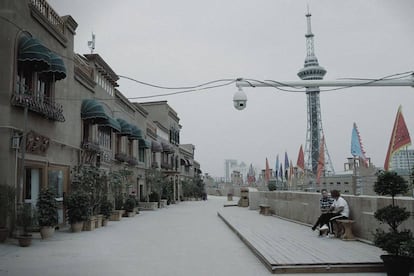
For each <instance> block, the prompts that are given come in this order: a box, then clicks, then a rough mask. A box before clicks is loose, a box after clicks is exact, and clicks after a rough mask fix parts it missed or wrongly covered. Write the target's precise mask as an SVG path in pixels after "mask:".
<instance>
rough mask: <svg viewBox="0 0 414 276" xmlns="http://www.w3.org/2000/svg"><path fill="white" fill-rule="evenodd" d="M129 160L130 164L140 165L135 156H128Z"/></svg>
mask: <svg viewBox="0 0 414 276" xmlns="http://www.w3.org/2000/svg"><path fill="white" fill-rule="evenodd" d="M127 162H128V165H130V166H132V167H133V166H136V165H138V160H137V159H136V158H134V157H130V158H128V161H127Z"/></svg>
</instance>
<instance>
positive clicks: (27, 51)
mask: <svg viewBox="0 0 414 276" xmlns="http://www.w3.org/2000/svg"><path fill="white" fill-rule="evenodd" d="M17 60H18V61H19V62H21V63H23V64H24V66H27V67H30V68H31V69H32V70H34V71H37V72H41V71H44V70H47V69H49V67H50V64H51V61H50V51H49V49H48V48H47V47H45V46H44V45H43V44H42V43H41V42H40V41H39V40H37V39H36V38H33V37H31V36H29V35H22V36H21V37H20V39H19V49H18V54H17Z"/></svg>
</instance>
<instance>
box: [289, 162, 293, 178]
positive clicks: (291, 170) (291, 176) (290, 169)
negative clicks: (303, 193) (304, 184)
mask: <svg viewBox="0 0 414 276" xmlns="http://www.w3.org/2000/svg"><path fill="white" fill-rule="evenodd" d="M292 179H293V164H292V160H290V163H289V181H292Z"/></svg>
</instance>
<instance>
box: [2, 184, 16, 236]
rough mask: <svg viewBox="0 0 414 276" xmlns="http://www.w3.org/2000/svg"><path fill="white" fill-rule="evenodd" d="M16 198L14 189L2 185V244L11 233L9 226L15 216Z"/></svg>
mask: <svg viewBox="0 0 414 276" xmlns="http://www.w3.org/2000/svg"><path fill="white" fill-rule="evenodd" d="M15 196H16V194H15V190H14V187H12V186H9V185H6V184H2V185H0V242H4V241H5V240H6V239H7V237H8V236H9V233H10V230H9V228H8V226H9V223H10V222H11V219H10V218H12V217H13V214H14V204H15Z"/></svg>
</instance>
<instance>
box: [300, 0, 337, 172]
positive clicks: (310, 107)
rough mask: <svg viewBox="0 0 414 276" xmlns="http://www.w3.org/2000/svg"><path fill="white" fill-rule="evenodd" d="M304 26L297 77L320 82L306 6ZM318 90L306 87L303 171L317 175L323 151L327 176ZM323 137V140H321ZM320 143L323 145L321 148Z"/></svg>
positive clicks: (327, 159) (329, 163) (328, 162)
mask: <svg viewBox="0 0 414 276" xmlns="http://www.w3.org/2000/svg"><path fill="white" fill-rule="evenodd" d="M305 16H306V25H307V31H306V34H305V38H306V58H305V64H304V67H303V68H302V69H300V70H299V72H298V76H299V78H301V79H302V80H321V79H323V77H324V76H325V74H326V70H325V68H323V67H322V66H320V65H319V62H318V59H317V58H316V55H315V46H314V35H313V33H312V24H311V17H312V15H311V13H310V11H309V5H307V13H306V15H305ZM319 94H320V89H319V87H307V88H306V97H307V113H308V116H307V129H306V143H305V170H306V171H308V172H311V173H312V174H313V176H316V175H317V170H318V162H319V157H320V156H321V155H320V154H319V151H320V150H321V148H322V149H324V151H325V152H324V153H323V156H324V157H325V158H324V160H325V163H326V164H325V166H324V168H325V169H324V170H325V171H324V172H323V175H329V174H333V173H335V171H334V168H333V165H332V161H331V158H330V156H329V153H328V148H327V146H326V137H325V136H324V132H323V128H322V117H321V106H320V101H319ZM322 137H325V139H322ZM321 143H323V144H324V146H323V147H321Z"/></svg>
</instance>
